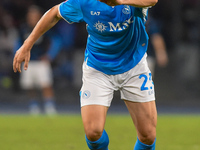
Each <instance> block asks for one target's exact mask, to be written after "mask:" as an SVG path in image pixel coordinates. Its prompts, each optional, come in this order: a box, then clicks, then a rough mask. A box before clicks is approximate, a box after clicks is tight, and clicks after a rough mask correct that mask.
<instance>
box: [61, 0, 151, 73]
mask: <svg viewBox="0 0 200 150" xmlns="http://www.w3.org/2000/svg"><path fill="white" fill-rule="evenodd" d="M59 12H60V14H61V16H62V17H63V18H64V19H65V20H66V21H67V22H68V23H74V22H82V21H84V22H86V23H87V31H88V40H87V46H86V50H85V61H86V62H87V65H88V66H90V67H93V68H95V69H97V70H99V71H101V72H103V73H105V74H108V75H116V74H121V73H124V72H126V71H128V70H130V69H132V68H133V67H134V66H136V65H137V64H138V63H139V61H140V60H141V59H142V57H143V56H144V54H145V53H146V50H147V45H148V35H147V33H146V31H145V26H144V24H145V22H146V19H147V9H144V8H136V7H133V6H128V5H119V6H115V7H111V6H108V5H106V4H105V3H102V2H100V1H98V0H68V1H65V2H63V3H61V5H60V7H59Z"/></svg>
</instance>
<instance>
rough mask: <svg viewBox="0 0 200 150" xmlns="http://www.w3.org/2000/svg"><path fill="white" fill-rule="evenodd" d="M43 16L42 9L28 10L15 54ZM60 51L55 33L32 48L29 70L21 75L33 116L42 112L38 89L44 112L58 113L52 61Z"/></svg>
mask: <svg viewBox="0 0 200 150" xmlns="http://www.w3.org/2000/svg"><path fill="white" fill-rule="evenodd" d="M42 15H43V11H42V9H41V8H40V7H38V6H36V5H32V6H31V7H29V8H28V12H27V14H26V23H25V24H23V25H22V26H21V28H20V30H19V37H18V40H17V42H16V46H15V48H14V52H16V51H17V50H18V48H19V47H20V46H21V45H22V43H23V41H24V40H25V39H26V38H27V36H28V35H29V34H30V33H31V31H32V30H33V28H34V27H35V25H36V24H37V22H38V21H39V19H40V18H41V17H42ZM60 50H61V42H60V38H59V36H55V35H54V32H48V33H46V34H44V35H42V36H41V37H40V38H39V39H38V40H37V42H36V43H35V45H34V46H33V48H32V51H31V58H30V62H29V70H27V71H24V70H23V71H22V73H21V75H20V85H21V87H22V88H23V89H24V90H26V91H27V95H28V97H29V101H30V102H29V103H30V105H29V111H30V113H31V114H32V115H38V114H39V113H40V112H41V109H40V106H39V102H38V96H37V89H38V90H41V92H42V97H43V101H44V112H45V113H46V114H48V115H54V114H55V113H56V107H55V100H54V99H55V98H54V90H53V87H52V85H53V74H52V68H51V60H53V59H54V58H55V56H56V54H57V53H58V52H59V51H60Z"/></svg>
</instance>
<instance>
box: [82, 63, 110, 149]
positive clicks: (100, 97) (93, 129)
mask: <svg viewBox="0 0 200 150" xmlns="http://www.w3.org/2000/svg"><path fill="white" fill-rule="evenodd" d="M82 79H83V85H82V88H81V91H80V101H81V114H82V120H83V125H84V129H85V134H86V136H85V138H86V142H87V145H88V147H89V149H91V150H108V144H109V138H108V135H107V133H106V131H105V130H104V125H105V121H106V114H107V110H108V108H109V106H110V104H111V100H112V98H113V91H114V89H113V87H112V84H111V83H110V78H109V76H107V75H105V74H103V73H102V72H100V71H97V70H95V69H94V68H91V67H89V66H87V65H86V63H84V64H83V78H82Z"/></svg>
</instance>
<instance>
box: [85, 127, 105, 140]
mask: <svg viewBox="0 0 200 150" xmlns="http://www.w3.org/2000/svg"><path fill="white" fill-rule="evenodd" d="M102 132H103V130H100V129H89V130H87V131H86V136H87V138H88V139H89V140H90V141H96V140H98V139H99V138H100V137H101V135H102Z"/></svg>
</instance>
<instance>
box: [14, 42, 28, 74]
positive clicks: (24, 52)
mask: <svg viewBox="0 0 200 150" xmlns="http://www.w3.org/2000/svg"><path fill="white" fill-rule="evenodd" d="M29 60H30V49H26V48H25V47H24V45H22V47H21V48H20V49H19V50H18V51H17V52H16V54H15V56H14V59H13V70H14V72H15V73H16V72H17V71H18V72H19V73H21V64H22V62H25V63H24V70H27V69H28V63H29Z"/></svg>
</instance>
